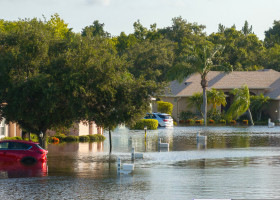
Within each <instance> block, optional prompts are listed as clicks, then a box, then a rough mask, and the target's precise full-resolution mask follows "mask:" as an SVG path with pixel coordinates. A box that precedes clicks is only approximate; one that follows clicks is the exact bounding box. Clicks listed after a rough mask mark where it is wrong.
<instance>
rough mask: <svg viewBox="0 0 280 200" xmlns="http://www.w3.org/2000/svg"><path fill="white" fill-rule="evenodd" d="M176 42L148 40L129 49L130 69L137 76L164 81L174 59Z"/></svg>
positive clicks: (127, 54)
mask: <svg viewBox="0 0 280 200" xmlns="http://www.w3.org/2000/svg"><path fill="white" fill-rule="evenodd" d="M173 50H174V43H172V42H170V41H169V40H164V39H163V40H153V41H150V40H146V41H143V42H141V43H137V44H135V45H134V46H133V47H131V48H129V49H127V52H126V57H127V60H128V61H129V62H130V63H132V65H131V67H130V68H129V71H130V72H131V73H132V74H133V75H134V76H135V77H137V78H139V77H140V76H143V77H144V78H145V79H146V80H154V81H157V82H164V81H165V80H166V78H165V77H166V74H167V72H168V70H169V69H170V68H171V67H172V65H173V61H174V51H173Z"/></svg>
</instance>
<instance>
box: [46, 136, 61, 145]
mask: <svg viewBox="0 0 280 200" xmlns="http://www.w3.org/2000/svg"><path fill="white" fill-rule="evenodd" d="M48 141H49V142H51V143H54V144H58V143H59V139H58V138H57V137H54V136H53V137H49V139H48Z"/></svg>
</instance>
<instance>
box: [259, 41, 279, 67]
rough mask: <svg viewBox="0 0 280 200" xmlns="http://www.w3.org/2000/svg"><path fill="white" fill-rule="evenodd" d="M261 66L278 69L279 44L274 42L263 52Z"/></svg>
mask: <svg viewBox="0 0 280 200" xmlns="http://www.w3.org/2000/svg"><path fill="white" fill-rule="evenodd" d="M263 66H264V67H265V68H266V69H274V70H277V71H280V45H279V44H274V46H273V47H271V48H269V49H267V50H266V52H265V56H264V60H263Z"/></svg>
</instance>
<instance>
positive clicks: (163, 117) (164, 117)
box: [158, 115, 172, 119]
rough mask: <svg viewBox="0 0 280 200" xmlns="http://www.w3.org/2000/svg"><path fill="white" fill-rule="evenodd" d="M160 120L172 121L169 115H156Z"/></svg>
mask: <svg viewBox="0 0 280 200" xmlns="http://www.w3.org/2000/svg"><path fill="white" fill-rule="evenodd" d="M158 116H159V117H160V118H161V119H172V117H171V116H170V115H158Z"/></svg>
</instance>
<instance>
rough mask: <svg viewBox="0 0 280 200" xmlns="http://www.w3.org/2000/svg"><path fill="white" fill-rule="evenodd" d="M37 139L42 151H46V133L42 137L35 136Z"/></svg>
mask: <svg viewBox="0 0 280 200" xmlns="http://www.w3.org/2000/svg"><path fill="white" fill-rule="evenodd" d="M37 136H38V138H39V144H40V146H41V147H42V148H43V149H46V147H47V144H46V133H43V137H40V134H39V135H37Z"/></svg>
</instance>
